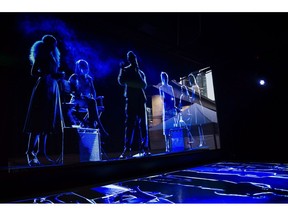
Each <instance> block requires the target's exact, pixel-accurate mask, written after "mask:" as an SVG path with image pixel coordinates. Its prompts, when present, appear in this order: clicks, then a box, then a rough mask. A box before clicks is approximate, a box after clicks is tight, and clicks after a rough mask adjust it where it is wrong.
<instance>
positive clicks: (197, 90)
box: [188, 73, 206, 147]
mask: <svg viewBox="0 0 288 216" xmlns="http://www.w3.org/2000/svg"><path fill="white" fill-rule="evenodd" d="M188 79H189V83H190V86H191V88H192V95H191V103H196V102H197V103H199V105H200V106H201V112H202V113H201V115H197V114H198V113H197V109H195V111H194V113H193V112H192V113H191V117H192V118H193V117H194V118H195V123H196V125H197V127H198V134H199V147H202V146H204V145H205V144H206V142H205V138H204V133H203V128H202V124H203V121H205V117H204V116H203V115H204V110H203V105H202V101H201V91H200V87H199V85H198V84H197V80H196V77H195V76H194V75H193V74H192V73H190V74H189V75H188ZM196 93H198V100H197V98H196ZM198 116H201V117H202V118H203V119H199V117H198ZM191 127H192V124H191Z"/></svg>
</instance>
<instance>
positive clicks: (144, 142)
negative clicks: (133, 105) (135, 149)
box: [139, 104, 150, 154]
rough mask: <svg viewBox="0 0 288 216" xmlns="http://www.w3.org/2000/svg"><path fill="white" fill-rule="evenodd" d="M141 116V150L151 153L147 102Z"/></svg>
mask: <svg viewBox="0 0 288 216" xmlns="http://www.w3.org/2000/svg"><path fill="white" fill-rule="evenodd" d="M139 115H140V117H139V125H140V128H139V132H140V138H141V142H140V151H141V152H142V153H145V154H150V145H149V130H148V118H147V110H146V104H144V105H143V108H142V110H140V114H139Z"/></svg>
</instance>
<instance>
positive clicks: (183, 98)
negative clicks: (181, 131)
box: [177, 85, 194, 148]
mask: <svg viewBox="0 0 288 216" xmlns="http://www.w3.org/2000/svg"><path fill="white" fill-rule="evenodd" d="M191 105H192V102H191V97H190V94H189V91H188V88H187V87H186V86H185V85H182V86H181V94H180V98H179V104H178V110H179V111H180V112H179V114H178V119H177V120H178V123H177V124H178V126H179V127H181V128H185V129H186V130H187V135H188V138H189V145H188V146H185V148H191V147H192V145H191V144H192V143H194V138H193V136H192V133H191V130H189V127H188V125H187V123H186V121H184V119H183V114H182V112H183V111H185V110H186V109H187V111H188V116H189V117H190V116H191V114H190V109H189V107H190V106H191Z"/></svg>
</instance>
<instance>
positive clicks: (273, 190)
mask: <svg viewBox="0 0 288 216" xmlns="http://www.w3.org/2000/svg"><path fill="white" fill-rule="evenodd" d="M16 203H94V204H97V203H113V204H117V203H119V204H121V203H154V204H155V203H157V204H158V203H288V164H279V163H235V162H219V163H214V164H207V165H203V166H198V167H193V168H190V169H185V170H179V171H175V172H170V173H164V174H161V175H155V176H149V177H145V178H138V179H133V180H129V181H123V182H119V183H116V184H110V185H105V186H100V187H92V188H91V187H89V188H87V187H86V188H81V189H79V190H75V191H69V192H65V193H61V194H54V195H51V196H47V197H37V198H32V199H28V200H21V201H17V202H16Z"/></svg>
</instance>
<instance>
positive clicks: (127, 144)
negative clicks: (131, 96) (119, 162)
mask: <svg viewBox="0 0 288 216" xmlns="http://www.w3.org/2000/svg"><path fill="white" fill-rule="evenodd" d="M135 123H136V115H135V112H134V110H133V109H131V107H130V105H129V104H128V102H126V105H125V134H124V149H123V152H122V154H121V155H120V158H124V157H131V156H132V152H131V151H132V142H133V138H134V126H135Z"/></svg>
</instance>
